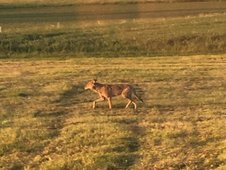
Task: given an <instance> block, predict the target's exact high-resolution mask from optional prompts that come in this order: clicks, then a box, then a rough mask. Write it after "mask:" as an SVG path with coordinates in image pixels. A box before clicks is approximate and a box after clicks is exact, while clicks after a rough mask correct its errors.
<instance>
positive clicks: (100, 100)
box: [93, 97, 105, 109]
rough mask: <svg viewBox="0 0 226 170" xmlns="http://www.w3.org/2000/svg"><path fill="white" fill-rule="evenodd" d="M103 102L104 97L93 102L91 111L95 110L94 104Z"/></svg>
mask: <svg viewBox="0 0 226 170" xmlns="http://www.w3.org/2000/svg"><path fill="white" fill-rule="evenodd" d="M104 100H105V98H104V97H100V98H99V99H97V100H95V101H94V102H93V109H95V108H96V103H97V102H102V101H104Z"/></svg>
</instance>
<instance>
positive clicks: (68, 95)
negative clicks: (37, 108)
mask: <svg viewBox="0 0 226 170" xmlns="http://www.w3.org/2000/svg"><path fill="white" fill-rule="evenodd" d="M84 92H85V90H84V86H83V83H79V84H76V85H73V86H72V87H71V88H70V89H68V90H66V91H64V92H63V93H62V94H61V96H60V98H59V99H58V100H57V101H55V102H56V103H59V104H60V105H61V106H67V107H68V106H72V105H75V104H78V103H81V101H86V98H87V95H83V93H84Z"/></svg>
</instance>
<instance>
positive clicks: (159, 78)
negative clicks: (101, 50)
mask: <svg viewBox="0 0 226 170" xmlns="http://www.w3.org/2000/svg"><path fill="white" fill-rule="evenodd" d="M225 72H226V55H206V56H204V55H203V56H190V57H176V56H175V57H173V58H172V57H158V58H157V57H154V58H146V57H139V58H77V59H68V60H53V59H45V60H35V59H33V60H15V59H14V60H1V61H0V79H1V81H0V131H1V132H0V169H137V170H138V169H178V170H179V169H203V170H204V169H218V170H219V169H221V170H223V169H225V168H226V134H225V129H226V124H225V122H226V117H225V116H226V99H225V96H226V76H225ZM93 78H98V79H99V81H100V82H103V83H111V82H115V83H121V82H126V83H131V84H134V86H135V88H136V89H137V91H138V95H140V96H142V98H143V100H144V101H145V103H144V104H142V103H139V104H138V110H137V111H134V110H133V109H132V108H129V109H127V110H125V109H124V106H125V104H126V101H124V100H123V99H121V98H115V99H114V100H113V109H112V110H109V109H108V108H107V103H106V102H103V103H99V104H98V106H97V109H95V110H93V109H91V104H92V101H93V100H94V99H96V97H97V95H96V94H93V93H92V92H90V91H84V89H83V86H84V84H85V83H86V82H87V81H88V80H90V79H93Z"/></svg>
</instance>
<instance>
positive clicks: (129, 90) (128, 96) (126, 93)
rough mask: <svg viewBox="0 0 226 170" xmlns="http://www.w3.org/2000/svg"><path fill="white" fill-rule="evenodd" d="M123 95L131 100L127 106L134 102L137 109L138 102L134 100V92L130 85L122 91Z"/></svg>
mask: <svg viewBox="0 0 226 170" xmlns="http://www.w3.org/2000/svg"><path fill="white" fill-rule="evenodd" d="M122 97H123V98H126V99H128V100H129V101H128V103H127V105H126V107H125V108H128V107H129V105H130V104H131V103H132V104H133V105H134V109H137V104H136V103H135V102H134V101H133V100H132V93H131V89H130V88H129V87H128V88H126V89H124V90H123V91H122Z"/></svg>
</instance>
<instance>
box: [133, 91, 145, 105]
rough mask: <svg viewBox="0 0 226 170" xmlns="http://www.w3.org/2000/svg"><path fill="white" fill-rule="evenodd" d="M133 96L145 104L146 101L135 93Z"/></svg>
mask: <svg viewBox="0 0 226 170" xmlns="http://www.w3.org/2000/svg"><path fill="white" fill-rule="evenodd" d="M133 94H134V96H135V98H136V99H137V100H140V101H141V102H142V103H144V101H143V100H142V99H141V98H140V97H138V96H137V94H136V92H135V91H134V92H133Z"/></svg>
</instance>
